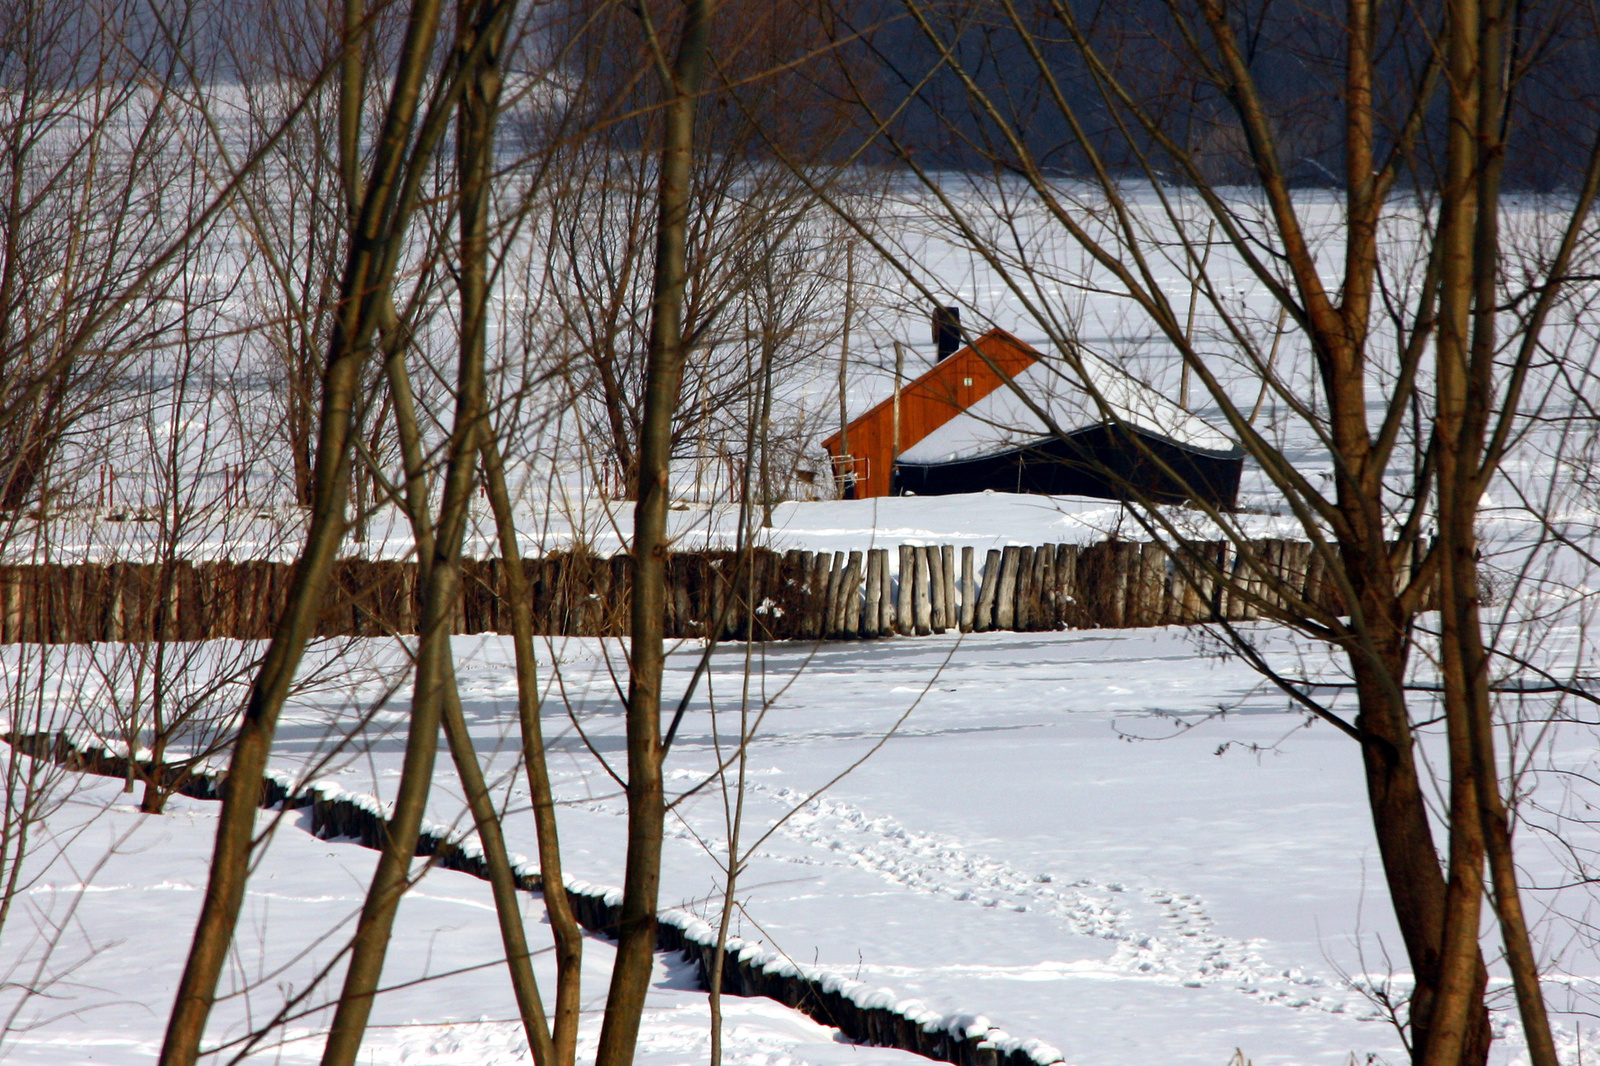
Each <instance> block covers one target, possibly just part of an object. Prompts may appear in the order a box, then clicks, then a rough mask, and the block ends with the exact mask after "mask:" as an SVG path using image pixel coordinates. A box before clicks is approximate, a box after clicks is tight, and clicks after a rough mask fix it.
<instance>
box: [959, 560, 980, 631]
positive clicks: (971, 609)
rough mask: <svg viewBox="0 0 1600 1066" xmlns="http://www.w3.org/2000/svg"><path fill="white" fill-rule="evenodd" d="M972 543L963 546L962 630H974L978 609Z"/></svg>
mask: <svg viewBox="0 0 1600 1066" xmlns="http://www.w3.org/2000/svg"><path fill="white" fill-rule="evenodd" d="M975 554H976V553H975V552H974V551H973V550H972V545H970V544H967V545H963V546H962V548H961V632H963V633H971V632H972V616H973V615H974V614H975V613H976V611H977V607H978V604H977V599H978V593H977V589H976V587H975V586H974V585H973V581H972V557H973V555H975Z"/></svg>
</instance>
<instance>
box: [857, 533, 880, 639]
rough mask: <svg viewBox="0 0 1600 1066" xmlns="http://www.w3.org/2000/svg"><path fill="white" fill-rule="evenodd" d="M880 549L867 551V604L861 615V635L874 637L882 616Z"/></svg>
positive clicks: (877, 631) (869, 637)
mask: <svg viewBox="0 0 1600 1066" xmlns="http://www.w3.org/2000/svg"><path fill="white" fill-rule="evenodd" d="M882 550H883V549H881V548H872V549H869V550H868V551H867V604H866V610H865V611H864V612H863V613H862V615H861V635H862V636H863V637H866V638H868V639H871V638H872V637H876V636H877V635H878V633H879V630H880V626H881V619H882V616H883V555H882V554H881V553H882Z"/></svg>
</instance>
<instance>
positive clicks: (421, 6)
mask: <svg viewBox="0 0 1600 1066" xmlns="http://www.w3.org/2000/svg"><path fill="white" fill-rule="evenodd" d="M438 25H439V3H438V0H414V3H413V5H412V9H411V14H410V18H409V21H408V23H407V26H406V37H405V41H404V44H403V45H402V48H401V53H400V60H399V65H398V70H397V73H396V75H395V82H394V87H393V90H392V92H391V95H390V101H389V108H388V113H387V115H386V116H385V119H384V128H383V131H382V134H381V136H380V138H379V143H378V149H377V154H376V160H375V165H374V168H373V173H372V177H371V179H370V181H369V183H368V188H367V193H366V196H365V198H364V200H363V203H362V211H361V222H360V227H359V239H358V240H356V241H354V242H353V243H352V246H351V248H350V252H349V258H348V261H347V264H346V268H345V275H344V280H343V282H342V284H341V287H340V289H341V291H340V297H341V302H340V305H339V319H338V323H337V325H336V328H335V331H334V336H333V340H332V343H331V347H330V350H329V354H328V364H327V369H326V371H325V373H324V376H323V393H322V413H321V423H320V429H319V434H318V448H317V464H316V477H315V487H316V492H315V502H314V505H313V507H312V513H311V522H310V525H309V528H308V529H307V531H306V540H305V547H304V548H303V549H302V552H301V557H300V562H299V565H298V566H296V568H295V576H294V583H293V585H292V586H291V588H290V591H289V596H288V601H287V603H286V606H285V609H284V612H283V614H282V616H281V618H280V619H279V621H278V626H277V629H276V630H275V632H274V634H273V638H272V643H271V645H270V646H269V647H268V649H267V654H266V657H265V659H264V660H263V662H262V665H261V670H260V673H259V674H258V675H257V677H256V681H255V685H254V686H253V687H252V689H251V693H250V700H249V702H248V704H247V705H246V708H245V713H244V716H243V720H242V721H241V723H240V727H239V736H238V739H237V740H236V741H235V742H234V748H233V758H232V759H231V760H230V763H229V768H228V783H227V785H226V787H225V790H224V794H223V804H222V810H221V813H220V817H219V819H218V825H217V838H216V844H215V847H214V849H213V852H212V861H211V871H210V877H209V879H208V882H207V885H206V894H205V899H204V902H203V903H202V905H201V911H200V917H199V920H198V922H197V924H196V927H195V933H194V938H193V941H192V942H191V944H190V949H189V958H188V961H187V963H186V964H185V967H184V973H183V977H182V979H181V981H180V983H179V986H178V993H177V997H176V1001H175V1003H174V1005H173V1009H172V1014H171V1016H170V1018H169V1019H168V1023H167V1032H166V1036H165V1039H164V1041H163V1044H162V1049H161V1064H162V1066H190V1064H192V1063H193V1062H194V1061H195V1059H196V1057H197V1056H198V1055H199V1050H200V1041H201V1039H202V1038H203V1036H204V1034H205V1024H206V1019H207V1017H208V1016H209V1015H210V1012H211V1005H212V1003H213V1001H214V1000H215V997H216V988H217V981H218V979H219V978H220V976H221V974H222V968H223V965H224V963H225V962H226V959H227V953H228V946H229V944H230V943H231V941H232V939H233V930H234V926H235V924H236V923H237V921H238V916H239V907H240V905H241V903H242V902H243V899H244V889H245V881H246V879H247V878H248V876H249V866H250V851H251V844H252V840H253V838H254V835H255V817H256V809H257V806H258V804H259V800H260V790H261V777H262V773H263V771H264V770H265V769H266V764H267V756H268V753H269V750H270V748H271V745H272V737H273V734H274V732H275V731H276V729H277V723H278V714H279V712H280V711H281V710H282V709H283V704H284V701H285V700H286V699H287V698H288V694H289V686H290V683H291V682H292V681H293V679H294V674H295V669H296V667H297V666H298V665H299V662H300V658H301V655H302V654H303V653H304V651H305V646H306V642H307V641H308V640H309V639H310V637H311V634H312V632H313V630H314V628H315V626H316V621H317V616H318V614H319V613H320V611H321V608H322V594H323V590H324V588H325V587H326V585H327V581H328V575H329V573H330V571H331V570H332V566H333V561H334V558H335V556H336V554H337V552H338V549H339V544H340V543H341V542H342V540H343V538H344V532H345V531H344V509H345V497H346V495H347V493H348V490H349V485H350V448H351V430H352V419H351V412H352V410H353V408H354V406H355V403H356V398H357V393H358V392H359V390H360V387H361V368H362V365H363V363H364V362H365V360H366V354H367V346H368V344H369V342H370V338H371V336H372V332H373V328H374V321H373V319H374V317H375V316H374V310H375V307H376V306H378V305H379V304H380V303H381V302H382V300H383V299H385V298H386V295H387V291H388V287H389V283H390V280H391V277H392V271H393V258H394V257H393V255H392V254H391V249H392V247H393V246H394V245H395V244H397V243H398V242H399V241H400V240H401V239H402V238H403V236H404V234H405V231H406V222H407V220H408V218H409V212H408V211H407V210H405V205H404V204H401V205H400V208H401V209H400V210H391V208H393V207H394V206H395V203H396V201H397V200H398V199H400V191H401V179H402V177H403V173H402V172H403V170H404V168H405V166H406V163H407V160H408V142H409V141H410V137H411V132H412V126H413V124H414V119H415V116H416V108H417V101H418V96H419V93H420V91H421V88H422V84H423V78H424V75H425V73H426V70H427V65H428V57H429V54H430V53H431V51H432V49H433V41H434V37H435V35H436V33H437V31H438ZM415 150H416V151H417V152H420V153H422V154H423V155H431V154H432V147H431V144H428V145H421V144H419V145H418V146H416V148H415ZM410 158H413V159H414V156H411V157H410ZM414 839H415V838H414V837H413V841H414Z"/></svg>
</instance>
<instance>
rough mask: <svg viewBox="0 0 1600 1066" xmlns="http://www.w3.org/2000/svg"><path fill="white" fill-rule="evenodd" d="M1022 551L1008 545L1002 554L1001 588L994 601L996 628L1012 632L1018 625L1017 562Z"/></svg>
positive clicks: (1012, 545)
mask: <svg viewBox="0 0 1600 1066" xmlns="http://www.w3.org/2000/svg"><path fill="white" fill-rule="evenodd" d="M1021 554H1022V553H1021V551H1020V549H1018V547H1017V546H1016V545H1014V544H1008V545H1007V546H1006V548H1005V550H1004V551H1003V552H1001V553H1000V587H999V589H998V590H997V591H996V594H995V601H994V627H995V628H996V629H1004V630H1010V629H1015V628H1016V625H1017V561H1018V558H1019V557H1020V556H1021Z"/></svg>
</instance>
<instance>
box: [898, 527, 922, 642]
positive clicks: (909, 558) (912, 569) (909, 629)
mask: <svg viewBox="0 0 1600 1066" xmlns="http://www.w3.org/2000/svg"><path fill="white" fill-rule="evenodd" d="M916 572H917V549H916V548H913V547H912V546H911V545H909V544H902V545H900V588H899V591H898V593H897V594H896V596H895V627H894V628H895V632H896V633H899V634H900V635H901V636H907V635H909V634H911V633H913V632H915V631H916V629H915V625H914V623H913V622H912V619H911V592H912V586H913V585H914V584H915V580H914V578H915V574H916Z"/></svg>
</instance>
